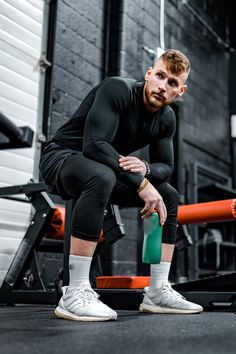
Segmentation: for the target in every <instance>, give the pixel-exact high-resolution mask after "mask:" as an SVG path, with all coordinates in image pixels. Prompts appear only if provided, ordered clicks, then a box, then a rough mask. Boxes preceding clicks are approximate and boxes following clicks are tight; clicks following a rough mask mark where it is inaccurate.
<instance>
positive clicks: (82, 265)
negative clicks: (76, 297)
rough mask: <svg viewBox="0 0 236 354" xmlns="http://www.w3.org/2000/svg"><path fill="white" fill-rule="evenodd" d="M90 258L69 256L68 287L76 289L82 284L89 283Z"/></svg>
mask: <svg viewBox="0 0 236 354" xmlns="http://www.w3.org/2000/svg"><path fill="white" fill-rule="evenodd" d="M91 262H92V257H84V256H74V255H72V254H71V255H70V258H69V269H70V282H69V287H71V288H77V287H78V286H80V284H81V283H83V282H88V283H89V271H90V266H91Z"/></svg>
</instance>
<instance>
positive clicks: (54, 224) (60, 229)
mask: <svg viewBox="0 0 236 354" xmlns="http://www.w3.org/2000/svg"><path fill="white" fill-rule="evenodd" d="M64 231H65V207H63V206H57V207H56V209H55V210H54V213H53V214H52V218H51V221H50V223H49V224H48V226H47V230H46V233H45V236H46V237H47V238H50V239H56V240H64ZM104 240H105V237H104V233H103V229H101V232H100V237H99V242H103V241H104Z"/></svg>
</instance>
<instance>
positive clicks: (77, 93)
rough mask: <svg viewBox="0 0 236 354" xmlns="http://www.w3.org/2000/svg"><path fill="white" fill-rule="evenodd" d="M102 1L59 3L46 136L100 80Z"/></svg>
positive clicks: (102, 44)
mask: <svg viewBox="0 0 236 354" xmlns="http://www.w3.org/2000/svg"><path fill="white" fill-rule="evenodd" d="M103 21H104V1H102V0H91V1H90V2H89V6H88V3H87V1H85V0H83V1H79V2H78V1H76V0H59V1H58V8H57V24H56V38H55V48H54V63H53V83H52V87H53V97H52V114H51V118H50V129H49V137H50V136H52V135H53V134H54V133H55V131H56V130H57V129H58V127H59V126H61V125H62V124H63V123H64V122H65V121H66V120H67V119H69V118H70V117H71V115H72V114H73V113H74V111H75V110H76V109H77V107H78V105H79V104H80V103H81V101H82V99H83V98H84V97H85V95H86V94H87V93H88V92H89V90H90V89H91V88H92V87H93V86H95V85H97V84H98V83H99V82H100V81H101V79H102V78H103V71H104V66H103V60H104V42H103V38H104V23H103Z"/></svg>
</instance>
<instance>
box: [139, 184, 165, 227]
mask: <svg viewBox="0 0 236 354" xmlns="http://www.w3.org/2000/svg"><path fill="white" fill-rule="evenodd" d="M139 196H140V198H141V199H142V200H143V201H144V203H145V205H144V208H143V209H142V210H141V212H140V213H141V217H142V219H145V218H147V217H148V216H150V215H151V214H152V213H153V212H154V210H155V211H157V212H158V213H159V216H160V223H161V225H164V223H165V221H166V218H167V211H166V206H165V204H164V202H163V199H162V196H161V195H160V193H159V192H158V191H157V190H156V188H155V187H154V186H153V185H152V184H151V183H150V182H149V183H148V184H147V185H146V187H144V189H142V190H141V191H140V192H139Z"/></svg>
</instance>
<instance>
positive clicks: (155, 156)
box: [149, 107, 176, 183]
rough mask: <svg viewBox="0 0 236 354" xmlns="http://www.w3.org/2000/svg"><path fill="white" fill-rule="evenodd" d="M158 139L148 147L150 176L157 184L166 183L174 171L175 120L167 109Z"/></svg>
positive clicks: (163, 115) (173, 115)
mask: <svg viewBox="0 0 236 354" xmlns="http://www.w3.org/2000/svg"><path fill="white" fill-rule="evenodd" d="M161 121H162V128H161V135H160V138H157V140H156V141H155V142H152V143H151V144H150V145H149V156H150V176H151V177H153V178H155V179H156V180H157V181H159V183H162V182H164V181H166V180H167V179H168V178H169V177H170V176H171V174H172V172H173V169H174V149H173V137H174V134H175V129H176V118H175V114H174V112H173V110H172V109H171V108H170V107H169V108H168V110H167V111H164V113H163V114H162V119H161Z"/></svg>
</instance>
